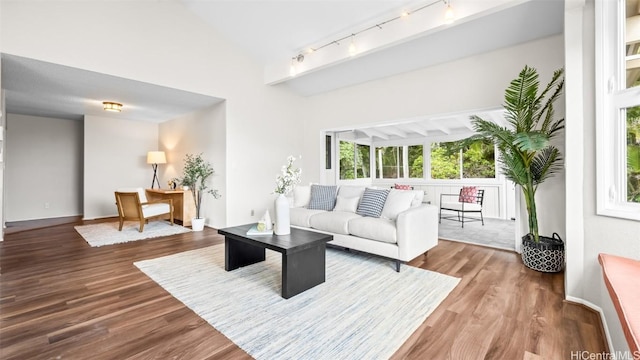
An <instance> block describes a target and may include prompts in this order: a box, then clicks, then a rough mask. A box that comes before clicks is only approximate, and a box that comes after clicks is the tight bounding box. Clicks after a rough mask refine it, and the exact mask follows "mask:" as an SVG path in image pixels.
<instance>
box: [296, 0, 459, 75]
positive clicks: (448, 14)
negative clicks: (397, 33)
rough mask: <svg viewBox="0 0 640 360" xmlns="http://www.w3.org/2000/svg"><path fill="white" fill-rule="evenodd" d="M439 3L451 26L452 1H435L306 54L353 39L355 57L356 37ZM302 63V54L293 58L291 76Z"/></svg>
mask: <svg viewBox="0 0 640 360" xmlns="http://www.w3.org/2000/svg"><path fill="white" fill-rule="evenodd" d="M439 3H443V4H444V5H445V6H446V10H445V17H444V21H445V23H446V24H451V23H452V22H453V21H454V19H455V16H454V13H453V8H451V0H435V1H432V2H430V3H428V4H426V5H423V6H421V7H419V8H417V9H415V10H411V11H409V10H405V11H403V12H402V13H400V15H397V16H396V17H394V18H391V19H389V20H386V21H383V22H380V23H378V24H375V25H373V26H369V27H368V28H365V29H362V30H360V31H357V32H354V33H352V34H351V35H347V36H344V37H341V38H340V39H336V40H332V41H330V42H328V43H326V44H324V45H322V46H318V47H315V48H313V47H310V48H308V49H306V50H305V51H304V52H305V53H306V54H312V53H315V52H316V51H318V50H320V49H323V48H325V47H327V46H330V45H340V42H341V41H343V40H347V39H349V38H351V43H350V44H349V49H348V50H349V55H350V56H354V55H355V54H356V53H357V51H358V49H357V48H356V45H355V40H354V39H355V37H356V35H359V34H362V33H363V32H365V31H369V30H373V29H379V30H382V29H383V28H382V26H383V25H386V24H388V23H390V22H392V21H395V20H398V19H401V18H406V17H408V16H409V15H411V14H413V13H416V12H418V11H421V10H424V9H426V8H428V7H430V6H433V5H435V4H439ZM302 61H304V55H302V53H299V54H298V55H296V56H294V57H293V58H291V67H290V70H289V74H290V75H291V76H295V74H296V72H297V71H296V62H298V63H300V62H302Z"/></svg>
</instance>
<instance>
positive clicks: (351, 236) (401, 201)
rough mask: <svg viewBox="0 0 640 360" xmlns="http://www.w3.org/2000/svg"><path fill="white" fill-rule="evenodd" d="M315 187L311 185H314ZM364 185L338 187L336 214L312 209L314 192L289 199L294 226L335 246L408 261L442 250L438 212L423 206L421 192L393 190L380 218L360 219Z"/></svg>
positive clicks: (304, 191) (307, 189)
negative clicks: (437, 248) (327, 238)
mask: <svg viewBox="0 0 640 360" xmlns="http://www.w3.org/2000/svg"><path fill="white" fill-rule="evenodd" d="M312 186H313V185H312ZM364 191H365V187H364V186H340V187H339V188H338V190H337V194H336V204H335V207H334V208H333V210H332V211H326V210H316V209H309V208H308V207H309V202H310V187H309V186H307V187H305V186H298V187H296V188H295V189H294V191H293V197H291V198H290V201H291V203H292V207H291V209H290V211H291V212H290V214H291V225H292V226H293V227H297V228H302V229H306V230H313V231H317V232H322V233H327V234H331V235H333V240H332V241H331V242H329V244H331V245H335V246H339V247H344V248H347V249H353V250H357V251H362V252H366V253H370V254H374V255H378V256H382V257H385V258H389V259H392V260H394V261H395V265H396V271H400V264H401V262H408V261H410V260H412V259H414V258H416V257H417V256H419V255H422V254H426V252H427V251H428V250H429V249H431V248H433V247H435V246H436V245H438V208H437V207H436V206H434V205H428V204H423V203H422V200H423V198H424V193H423V192H422V191H421V190H395V189H391V190H389V191H390V192H389V194H388V196H387V198H386V200H385V203H384V209H383V210H382V214H381V216H380V217H371V216H362V215H359V214H358V213H356V212H357V210H358V209H357V207H358V206H359V205H360V202H361V201H362V195H363V193H364Z"/></svg>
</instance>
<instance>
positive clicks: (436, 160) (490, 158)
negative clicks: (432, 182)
mask: <svg viewBox="0 0 640 360" xmlns="http://www.w3.org/2000/svg"><path fill="white" fill-rule="evenodd" d="M460 154H462V177H463V178H465V179H471V178H494V177H495V176H496V175H495V154H494V146H493V143H492V142H491V141H488V140H484V139H474V138H469V139H464V140H459V141H452V142H446V143H432V144H431V177H432V178H433V179H460Z"/></svg>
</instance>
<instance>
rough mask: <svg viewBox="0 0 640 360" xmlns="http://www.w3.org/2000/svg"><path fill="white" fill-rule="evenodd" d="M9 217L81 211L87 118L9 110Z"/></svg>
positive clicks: (55, 214)
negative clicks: (23, 113) (83, 152)
mask: <svg viewBox="0 0 640 360" xmlns="http://www.w3.org/2000/svg"><path fill="white" fill-rule="evenodd" d="M6 142H7V144H6V145H7V149H6V150H7V151H6V154H4V155H5V156H4V158H5V160H6V167H7V173H6V178H5V181H6V182H5V186H6V189H7V196H6V199H5V200H6V211H7V213H6V220H7V221H20V220H33V219H44V218H55V217H63V216H75V215H80V214H82V151H83V149H82V146H83V145H82V122H81V121H75V120H65V119H54V118H43V117H35V116H25V115H16V114H8V115H7V141H6Z"/></svg>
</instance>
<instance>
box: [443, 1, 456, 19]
mask: <svg viewBox="0 0 640 360" xmlns="http://www.w3.org/2000/svg"><path fill="white" fill-rule="evenodd" d="M453 20H455V15H454V13H453V9H452V8H451V0H449V2H448V3H447V10H445V12H444V23H445V24H451V23H452V22H453Z"/></svg>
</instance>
